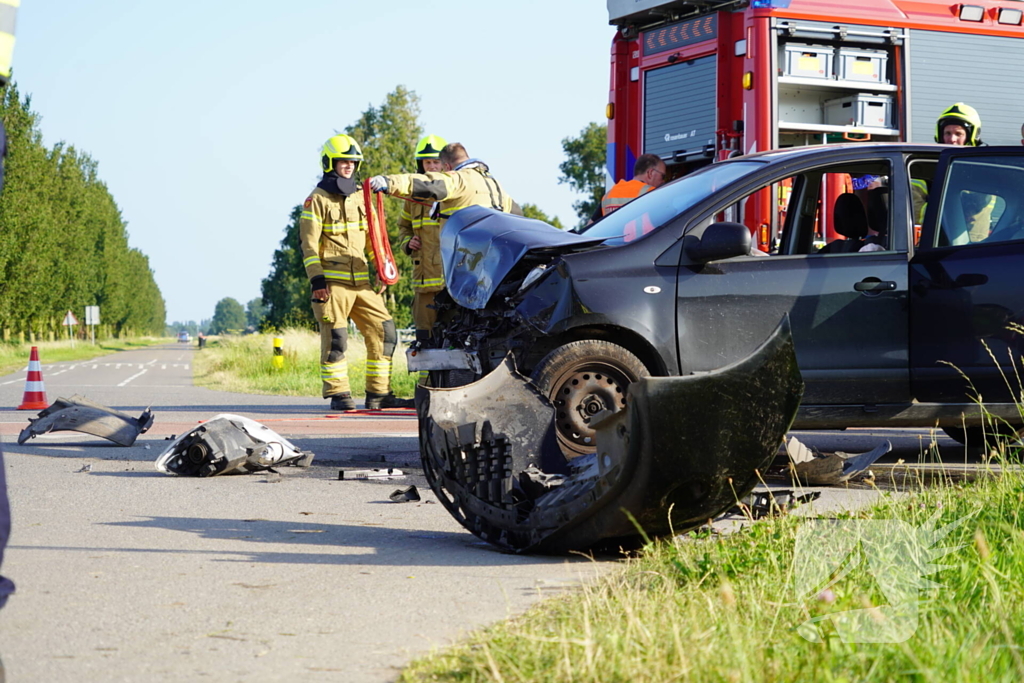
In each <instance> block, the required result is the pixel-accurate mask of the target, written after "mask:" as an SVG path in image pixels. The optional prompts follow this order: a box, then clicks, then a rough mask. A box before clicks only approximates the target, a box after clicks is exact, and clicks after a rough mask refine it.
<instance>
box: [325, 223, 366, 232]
mask: <svg viewBox="0 0 1024 683" xmlns="http://www.w3.org/2000/svg"><path fill="white" fill-rule="evenodd" d="M323 226H324V230H326V231H327V232H344V231H346V230H364V231H365V230H366V227H367V224H366V221H349V222H347V223H324V224H323Z"/></svg>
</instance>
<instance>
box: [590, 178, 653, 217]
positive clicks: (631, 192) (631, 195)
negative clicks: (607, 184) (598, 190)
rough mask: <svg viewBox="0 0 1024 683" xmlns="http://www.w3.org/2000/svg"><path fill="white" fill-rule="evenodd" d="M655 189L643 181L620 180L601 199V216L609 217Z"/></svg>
mask: <svg viewBox="0 0 1024 683" xmlns="http://www.w3.org/2000/svg"><path fill="white" fill-rule="evenodd" d="M653 189H654V187H653V186H652V185H648V184H647V183H645V182H643V181H641V180H635V179H634V180H620V181H619V182H617V183H615V185H613V186H612V189H610V190H608V192H607V193H606V194H605V196H604V197H602V198H601V215H602V216H607V215H608V214H610V213H611V212H612V211H615V210H616V209H618V208H621V207H622V206H625V205H626V204H629V203H630V202H631V201H633V200H634V199H636V198H637V197H639V196H641V195H644V194H647V193H648V192H650V191H651V190H653Z"/></svg>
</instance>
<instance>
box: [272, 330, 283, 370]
mask: <svg viewBox="0 0 1024 683" xmlns="http://www.w3.org/2000/svg"><path fill="white" fill-rule="evenodd" d="M270 365H271V366H272V367H273V368H274V369H275V370H280V369H282V368H283V367H284V339H281V338H280V337H274V357H273V358H271V359H270Z"/></svg>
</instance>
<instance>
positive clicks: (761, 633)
mask: <svg viewBox="0 0 1024 683" xmlns="http://www.w3.org/2000/svg"><path fill="white" fill-rule="evenodd" d="M1001 469H1002V471H1003V473H1002V474H1001V475H999V476H997V477H995V478H987V479H984V480H980V481H978V482H976V483H974V484H968V485H951V486H943V487H940V488H936V489H923V488H919V489H918V490H917V491H915V492H913V493H912V494H910V495H905V496H899V495H892V494H886V496H885V497H884V498H883V500H882V501H881V502H880V503H879V504H877V505H876V506H874V507H873V508H870V509H868V510H865V511H863V512H859V513H857V514H855V515H849V514H847V515H842V517H845V518H849V519H878V520H882V519H888V520H903V521H905V522H907V523H908V524H910V525H912V526H914V527H915V528H916V527H920V526H921V525H923V524H925V523H926V522H927V520H928V519H929V518H930V517H931V516H932V515H933V514H935V513H938V514H939V520H938V523H939V525H944V524H949V523H951V522H954V521H955V520H958V519H960V518H962V517H964V516H966V515H972V514H973V515H974V516H973V517H971V518H970V519H969V521H968V522H966V523H964V524H963V525H961V526H960V527H958V528H957V529H955V530H954V531H952V532H951V533H950V535H949V536H948V537H946V538H945V539H944V540H943V542H942V545H943V546H948V547H959V549H958V550H955V551H953V552H952V554H950V555H948V556H946V557H945V558H943V559H942V560H941V561H940V562H941V563H942V564H945V565H949V568H947V569H944V570H942V571H939V572H938V573H937V574H935V575H933V576H932V577H930V578H932V579H933V580H934V581H936V582H937V583H938V584H940V586H939V588H938V589H933V590H930V591H925V592H922V593H921V602H920V604H919V617H918V622H917V628H916V631H915V632H914V635H912V636H911V637H910V638H909V639H908V640H906V641H904V642H900V643H886V644H872V643H846V642H843V641H842V640H840V638H839V637H837V635H836V633H835V632H834V630H833V631H832V632H829V631H828V630H827V629H826V630H825V633H824V636H825V637H824V638H823V640H822V642H808V641H807V640H805V639H804V638H802V637H801V636H800V635H799V634H798V632H797V626H798V625H799V624H801V623H803V622H804V621H806V620H807V619H810V618H814V617H818V616H821V615H823V614H826V613H830V612H837V611H844V610H850V609H859V608H864V607H866V606H870V605H884V604H885V600H884V597H883V596H881V594H880V593H879V590H878V584H877V582H876V581H875V580H874V578H873V576H872V575H871V573H870V572H869V571H867V567H866V566H862V567H861V568H859V569H856V570H854V571H853V572H851V573H850V574H849V575H847V576H846V577H845V578H843V579H842V580H841V581H839V582H838V583H836V584H835V585H834V586H832V587H831V588H830V590H829V592H828V593H825V592H824V591H823V592H822V593H821V594H819V595H817V596H812V597H811V598H809V599H801V596H798V595H795V590H794V588H792V587H791V585H790V584H791V581H792V575H793V571H794V548H795V541H796V536H797V532H798V530H799V528H800V525H801V524H805V523H807V522H806V521H804V520H802V519H801V518H799V517H794V516H789V517H781V518H777V519H771V520H765V521H762V522H758V523H757V524H754V525H751V526H750V527H749V528H747V529H745V530H743V531H741V532H738V533H736V534H732V535H729V536H722V537H719V536H714V535H710V534H708V533H691V534H687V535H685V536H682V537H677V538H674V539H669V540H664V541H659V542H656V543H652V544H650V545H649V546H648V547H647V548H645V550H644V552H643V553H641V554H640V555H639V556H638V557H635V558H632V559H628V560H627V561H626V562H625V565H624V567H623V568H622V570H621V571H617V572H616V573H615V574H614V575H612V576H609V577H606V578H604V579H602V580H599V581H597V582H595V583H593V584H590V585H587V586H585V587H584V588H582V589H581V590H579V591H578V592H575V593H573V594H571V595H569V596H566V597H563V598H560V599H555V600H550V601H546V602H544V603H541V604H540V605H539V606H537V607H536V608H534V609H533V610H531V611H530V612H528V613H527V614H526V615H524V616H522V617H521V618H517V619H514V620H512V621H509V622H506V623H502V624H499V625H496V626H494V627H492V628H489V629H487V630H484V631H482V632H479V633H477V634H474V635H473V636H471V637H470V638H469V639H468V640H467V641H465V642H464V643H462V644H460V645H459V646H457V647H454V648H451V649H448V650H445V651H441V652H439V653H436V654H434V655H432V656H431V657H428V658H426V659H424V660H421V661H418V662H415V663H414V664H412V665H411V666H410V667H409V668H408V669H407V670H406V671H405V672H404V674H403V677H402V680H403V681H407V682H409V681H505V682H512V681H524V682H525V681H530V682H532V681H553V682H561V681H565V682H569V681H574V682H576V681H595V682H597V681H600V682H608V681H690V680H693V681H835V682H839V681H893V680H910V681H982V680H983V681H1021V680H1024V659H1022V646H1024V584H1022V581H1024V523H1022V519H1021V508H1022V507H1024V475H1022V473H1021V472H1020V471H1019V470H1017V469H1013V468H1010V469H1007V468H1005V467H1004V468H1001ZM828 623H829V622H827V621H823V622H820V624H828Z"/></svg>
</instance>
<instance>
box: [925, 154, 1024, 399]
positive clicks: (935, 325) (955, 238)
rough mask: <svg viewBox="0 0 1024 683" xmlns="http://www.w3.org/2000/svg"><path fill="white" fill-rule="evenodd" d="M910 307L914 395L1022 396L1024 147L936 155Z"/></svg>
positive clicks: (992, 397)
mask: <svg viewBox="0 0 1024 683" xmlns="http://www.w3.org/2000/svg"><path fill="white" fill-rule="evenodd" d="M910 309H911V316H910V319H911V327H910V337H911V349H912V351H911V386H912V390H913V392H914V396H915V398H917V399H918V400H919V401H923V402H943V403H949V402H953V403H957V402H964V401H965V400H968V399H970V398H972V397H974V396H979V395H980V396H981V397H982V398H983V399H984V401H985V402H986V403H996V402H998V403H1005V402H1011V401H1014V399H1015V398H1016V400H1017V401H1018V402H1019V400H1020V394H1021V389H1020V381H1019V377H1020V376H1021V366H1020V360H1019V359H1020V358H1021V353H1022V351H1024V343H1022V333H1024V327H1022V325H1024V148H1022V147H1003V148H998V147H980V148H964V147H957V148H952V149H949V150H947V151H944V152H943V154H942V156H941V157H940V162H939V167H938V170H937V172H936V177H935V180H934V181H933V182H932V187H931V188H930V189H929V196H928V207H927V211H926V213H925V221H924V227H923V230H922V235H921V245H920V247H919V248H918V250H917V252H916V253H915V255H914V257H913V259H912V261H911V268H910ZM1015 359H1016V360H1015ZM972 387H973V388H972Z"/></svg>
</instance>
